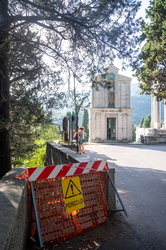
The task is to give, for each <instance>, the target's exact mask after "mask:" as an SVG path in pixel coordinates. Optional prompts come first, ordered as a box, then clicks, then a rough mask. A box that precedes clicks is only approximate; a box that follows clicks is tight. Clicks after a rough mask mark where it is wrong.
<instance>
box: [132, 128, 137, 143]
mask: <svg viewBox="0 0 166 250" xmlns="http://www.w3.org/2000/svg"><path fill="white" fill-rule="evenodd" d="M135 140H136V124H132V141H135Z"/></svg>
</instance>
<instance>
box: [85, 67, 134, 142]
mask: <svg viewBox="0 0 166 250" xmlns="http://www.w3.org/2000/svg"><path fill="white" fill-rule="evenodd" d="M118 71H119V69H118V68H116V67H115V66H114V65H110V66H109V67H108V68H107V69H106V71H105V73H104V74H102V75H99V76H97V77H96V78H94V79H93V81H94V82H95V81H96V83H95V86H94V87H92V89H91V105H90V114H89V116H90V124H89V141H90V142H117V141H131V140H132V109H131V107H130V83H131V78H130V77H127V76H124V75H120V74H118ZM103 79H104V81H103ZM100 80H101V82H105V84H106V86H105V87H104V86H101V85H100V84H99V83H100Z"/></svg>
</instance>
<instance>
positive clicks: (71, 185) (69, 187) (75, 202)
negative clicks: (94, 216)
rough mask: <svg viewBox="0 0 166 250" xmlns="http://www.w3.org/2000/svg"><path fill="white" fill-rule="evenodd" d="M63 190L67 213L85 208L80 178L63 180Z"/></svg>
mask: <svg viewBox="0 0 166 250" xmlns="http://www.w3.org/2000/svg"><path fill="white" fill-rule="evenodd" d="M62 190H63V197H64V202H65V206H66V212H67V213H71V212H73V211H75V210H78V209H81V208H83V207H85V204H84V198H83V195H82V188H81V183H80V178H79V177H78V176H76V177H72V178H68V179H64V180H62Z"/></svg>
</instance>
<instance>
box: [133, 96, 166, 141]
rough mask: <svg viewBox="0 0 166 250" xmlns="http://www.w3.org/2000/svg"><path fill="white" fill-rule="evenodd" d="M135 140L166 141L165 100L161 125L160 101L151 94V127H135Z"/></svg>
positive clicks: (165, 101)
mask: <svg viewBox="0 0 166 250" xmlns="http://www.w3.org/2000/svg"><path fill="white" fill-rule="evenodd" d="M136 141H137V142H142V143H145V144H158V143H166V100H164V123H163V125H162V127H161V101H157V98H156V97H155V96H153V95H152V96H151V127H150V128H139V127H137V129H136Z"/></svg>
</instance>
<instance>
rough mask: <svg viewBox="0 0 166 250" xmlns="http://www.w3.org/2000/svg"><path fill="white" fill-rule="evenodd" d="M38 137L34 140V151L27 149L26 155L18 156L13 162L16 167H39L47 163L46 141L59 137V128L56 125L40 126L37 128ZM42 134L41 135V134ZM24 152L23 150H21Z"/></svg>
mask: <svg viewBox="0 0 166 250" xmlns="http://www.w3.org/2000/svg"><path fill="white" fill-rule="evenodd" d="M36 133H37V136H36V137H37V139H36V140H34V141H33V144H32V148H33V152H31V151H30V153H28V151H26V152H27V153H26V155H25V154H24V155H23V157H19V158H16V160H15V161H14V162H13V165H14V167H18V166H23V165H24V166H27V167H39V166H43V165H45V154H46V142H48V141H55V140H58V139H59V130H58V129H57V128H56V127H55V125H45V126H38V127H37V128H36ZM39 134H40V136H39ZM21 153H22V151H21Z"/></svg>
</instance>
